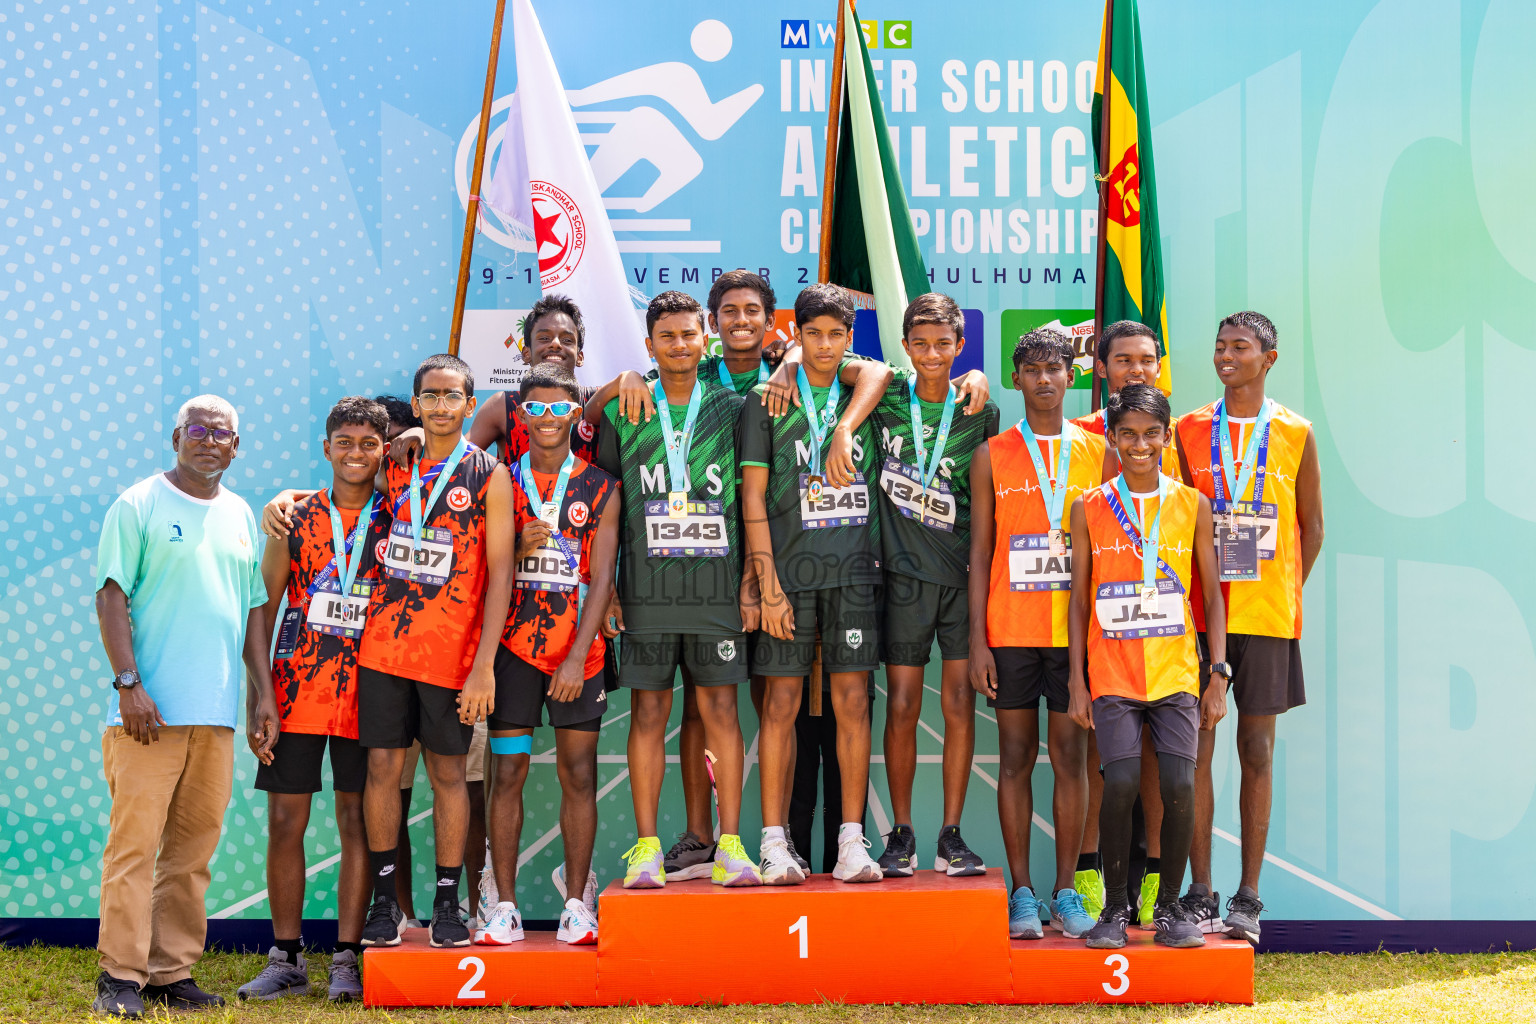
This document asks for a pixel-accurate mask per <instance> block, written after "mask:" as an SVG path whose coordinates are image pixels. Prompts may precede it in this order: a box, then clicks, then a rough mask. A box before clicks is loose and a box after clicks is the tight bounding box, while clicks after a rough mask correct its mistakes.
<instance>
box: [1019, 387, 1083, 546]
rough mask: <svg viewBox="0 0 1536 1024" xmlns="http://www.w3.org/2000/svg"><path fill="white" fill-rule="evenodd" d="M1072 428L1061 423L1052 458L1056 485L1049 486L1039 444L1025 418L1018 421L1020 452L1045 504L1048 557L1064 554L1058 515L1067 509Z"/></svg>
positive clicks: (1048, 478)
mask: <svg viewBox="0 0 1536 1024" xmlns="http://www.w3.org/2000/svg"><path fill="white" fill-rule="evenodd" d="M1072 430H1073V427H1072V424H1070V423H1068V422H1067V421H1066V420H1062V421H1061V450H1060V451H1059V452H1057V454H1056V485H1055V486H1054V487H1053V486H1051V480H1050V477H1049V475H1048V474H1047V473H1046V471H1045V457H1044V456H1042V455H1041V454H1040V441H1039V439H1038V438H1036V437H1035V432H1034V430H1033V429H1032V428H1031V427H1030V425H1029V417H1028V416H1026V417H1024V418H1023V419H1021V420H1019V426H1018V431H1019V434H1020V435H1022V436H1023V438H1024V448H1025V450H1027V451H1028V452H1029V457H1030V458H1031V459H1033V460H1034V463H1035V479H1036V480H1038V481H1039V482H1040V497H1041V498H1042V499H1043V500H1044V501H1045V515H1046V518H1047V519H1048V520H1049V521H1050V524H1051V534H1050V541H1051V554H1052V555H1054V556H1056V557H1057V558H1060V557H1061V556H1062V555H1065V554H1066V553H1067V537H1066V534H1065V533H1064V532H1063V531H1062V529H1061V516H1062V512H1063V511H1064V510H1065V509H1066V507H1067V479H1068V476H1069V474H1070V473H1071V472H1072Z"/></svg>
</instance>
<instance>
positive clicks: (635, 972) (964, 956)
mask: <svg viewBox="0 0 1536 1024" xmlns="http://www.w3.org/2000/svg"><path fill="white" fill-rule="evenodd" d="M598 911H599V914H600V920H601V922H602V929H601V932H600V933H599V937H598V947H597V948H598V959H597V984H598V991H599V992H600V993H601V994H602V995H603V996H604V997H605V999H609V1000H612V1001H613V1002H616V1003H716V1002H725V1003H816V1002H821V1001H823V1000H835V1001H839V1002H849V1003H898V1002H899V1003H973V1002H977V1003H996V1002H1007V1001H1008V1000H1009V998H1010V996H1011V995H1012V986H1011V985H1010V984H1009V962H1008V961H1009V952H1008V929H1007V927H1006V924H1005V923H1006V921H1007V920H1008V897H1007V893H1006V892H1005V891H1004V888H1003V879H1002V875H1001V873H999V872H998V871H997V870H996V869H993V870H992V871H989V872H988V873H987V874H985V875H981V876H979V877H975V878H947V877H945V876H943V875H938V874H935V873H934V872H932V871H919V872H917V874H916V875H915V876H914V877H912V878H893V879H889V880H887V881H884V882H877V883H872V884H868V885H849V884H846V883H843V882H835V881H833V880H832V876H831V875H812V876H811V878H810V879H809V880H808V881H806V882H805V883H804V884H803V885H792V886H763V887H761V888H750V889H724V888H721V887H720V886H716V885H711V884H710V883H709V881H708V880H700V881H694V882H680V883H675V884H672V885H668V886H667V887H666V888H665V889H624V888H622V887H621V886H620V885H619V883H617V882H614V883H612V884H610V885H609V886H608V888H607V889H606V890H605V891H604V892H603V894H602V897H601V899H600V900H599V902H598Z"/></svg>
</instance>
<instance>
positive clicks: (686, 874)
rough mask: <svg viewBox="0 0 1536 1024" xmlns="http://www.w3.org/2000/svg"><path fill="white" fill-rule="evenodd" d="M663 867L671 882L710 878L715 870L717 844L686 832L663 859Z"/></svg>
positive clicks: (678, 838)
mask: <svg viewBox="0 0 1536 1024" xmlns="http://www.w3.org/2000/svg"><path fill="white" fill-rule="evenodd" d="M661 866H662V869H663V870H664V871H666V873H667V881H669V882H686V881H688V880H690V879H694V878H708V877H709V876H710V873H711V872H713V871H714V870H715V844H714V843H706V842H705V841H704V840H702V839H700V838H699V837H698V836H696V835H694V834H693V833H692V832H684V833H683V834H682V835H680V836H678V837H677V842H675V843H673V844H672V849H670V850H668V851H667V855H666V856H665V857H663V858H662V860H661Z"/></svg>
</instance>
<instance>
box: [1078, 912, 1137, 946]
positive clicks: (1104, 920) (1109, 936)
mask: <svg viewBox="0 0 1536 1024" xmlns="http://www.w3.org/2000/svg"><path fill="white" fill-rule="evenodd" d="M1135 918H1136V912H1135V911H1134V910H1132V909H1131V908H1130V907H1128V906H1127V907H1105V908H1104V913H1102V914H1100V915H1099V923H1098V924H1096V925H1094V926H1093V927H1092V928H1090V929H1088V939H1087V943H1088V948H1089V949H1121V948H1123V947H1124V946H1125V930H1126V928H1128V927H1130V924H1131V922H1132V921H1133V920H1135Z"/></svg>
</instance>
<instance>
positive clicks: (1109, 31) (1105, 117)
mask: <svg viewBox="0 0 1536 1024" xmlns="http://www.w3.org/2000/svg"><path fill="white" fill-rule="evenodd" d="M1114 44H1115V0H1104V67H1103V72H1104V99H1103V102H1102V104H1101V105H1100V107H1099V173H1098V175H1097V179H1098V186H1099V231H1098V244H1097V246H1096V249H1097V250H1098V258H1097V265H1098V271H1097V273H1096V274H1095V276H1094V283H1093V290H1094V296H1093V347H1094V359H1093V404H1092V409H1093V411H1094V412H1098V411H1099V404H1100V394H1099V381H1100V377H1099V359H1098V347H1099V336H1100V335H1102V334H1103V333H1104V295H1105V289H1104V277H1105V270H1106V268H1107V267H1108V265H1109V243H1108V242H1106V241H1105V239H1104V221H1105V219H1106V218H1107V217H1108V215H1109V171H1110V168H1109V167H1108V164H1109V161H1110V158H1111V154H1110V152H1109V139H1110V135H1109V110H1110V107H1111V106H1113V103H1112V102H1111V100H1112V98H1113V96H1114V91H1115V90H1114V74H1113V70H1112V69H1113V68H1114V66H1115V64H1114V61H1113V60H1112V59H1111V56H1110V55H1111V54H1112V52H1113V50H1114Z"/></svg>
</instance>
